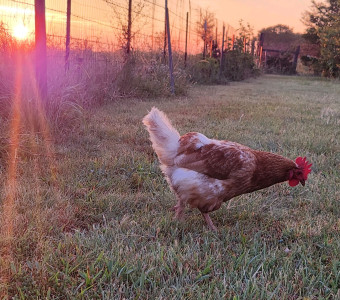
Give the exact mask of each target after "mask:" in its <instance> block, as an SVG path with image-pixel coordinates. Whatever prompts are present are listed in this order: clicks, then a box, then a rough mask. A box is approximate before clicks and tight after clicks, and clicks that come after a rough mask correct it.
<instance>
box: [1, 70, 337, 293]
mask: <svg viewBox="0 0 340 300" xmlns="http://www.w3.org/2000/svg"><path fill="white" fill-rule="evenodd" d="M152 106H157V107H158V108H159V109H161V110H163V111H164V112H165V113H166V114H167V115H168V117H169V118H170V119H171V120H172V122H173V124H174V125H175V127H176V128H177V129H178V130H179V132H180V133H181V134H184V133H186V132H189V131H198V132H201V133H203V134H205V135H207V136H208V137H211V138H216V139H227V140H232V141H236V142H239V143H242V144H245V145H247V146H250V147H252V148H255V149H259V150H265V151H272V152H275V153H279V154H281V155H284V156H286V157H289V158H291V159H295V158H296V157H297V156H307V158H308V160H309V161H311V162H312V163H313V167H312V173H311V174H310V177H309V179H308V181H307V183H306V186H305V187H302V186H301V185H300V186H298V187H295V188H291V187H289V186H288V184H287V183H283V184H279V185H276V186H273V187H270V188H268V189H265V190H262V191H258V192H254V193H251V194H247V195H242V196H240V197H237V198H234V199H232V200H231V201H229V202H228V203H225V204H224V206H223V207H222V208H221V209H220V210H218V211H216V212H214V213H212V214H211V217H212V219H213V221H214V223H215V225H216V227H217V228H218V232H217V233H214V232H211V231H209V230H208V229H207V227H206V226H205V223H204V220H203V218H202V217H201V215H200V213H199V212H198V211H197V210H190V209H187V211H186V217H185V220H184V221H183V222H178V221H176V220H174V218H173V213H172V212H171V207H172V206H173V205H174V204H175V197H174V195H173V194H172V193H171V191H170V190H169V188H168V186H167V183H166V181H165V180H164V178H163V176H162V174H161V172H160V170H159V167H158V161H157V157H156V156H155V154H154V152H153V150H152V148H151V144H150V142H149V140H148V135H147V132H146V130H145V129H144V128H143V125H142V123H141V120H142V118H143V116H144V115H145V114H146V113H147V112H148V110H150V109H151V107H152ZM339 129H340V85H339V83H338V82H331V81H326V80H321V79H317V78H305V77H284V76H263V77H260V78H258V79H252V80H248V81H246V82H241V83H231V84H229V85H226V86H195V87H193V88H192V89H191V90H190V91H189V93H188V97H183V98H164V99H153V100H150V99H148V100H147V99H123V100H120V101H117V102H115V103H112V104H109V105H105V106H103V107H101V108H99V109H96V110H94V111H90V112H88V114H87V115H84V120H83V122H82V123H81V124H79V126H77V127H74V128H73V129H72V130H68V131H67V132H66V133H65V134H64V135H61V134H58V135H56V136H55V137H54V139H53V140H54V142H53V147H52V146H51V145H49V143H50V142H48V141H46V140H45V139H44V138H42V137H41V136H40V137H39V136H33V137H32V136H29V135H28V136H26V135H21V136H20V137H21V139H23V140H25V142H22V143H21V144H20V145H21V147H20V148H19V153H18V156H17V162H18V163H17V168H16V186H15V191H14V192H13V189H10V188H8V182H9V181H8V169H9V167H8V166H7V162H6V158H7V156H6V155H2V157H3V158H2V165H1V167H0V172H1V175H2V185H3V187H4V188H3V189H2V192H1V193H2V199H3V200H2V206H3V203H5V202H6V201H7V202H8V199H10V195H11V193H12V194H13V193H14V208H13V211H12V219H11V220H9V219H8V217H7V218H6V216H4V214H3V213H0V217H1V219H0V221H2V222H5V221H6V222H7V223H8V222H10V223H11V225H12V227H13V230H12V235H9V234H7V235H6V234H2V236H1V240H0V243H1V245H0V246H1V247H2V248H0V249H2V250H0V251H1V255H2V256H1V260H0V269H1V270H0V275H1V276H2V277H1V279H2V280H1V283H0V290H2V295H3V296H4V297H7V298H8V299H10V298H11V299H12V298H14V299H75V298H79V299H340V261H339V259H340V156H339V153H340V136H339V132H340V130H339ZM51 147H52V148H53V151H52V152H53V153H52V154H50V155H48V151H46V149H47V148H51ZM239 184H240V185H241V184H242V183H241V182H240V183H239Z"/></svg>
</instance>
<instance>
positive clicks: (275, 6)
mask: <svg viewBox="0 0 340 300" xmlns="http://www.w3.org/2000/svg"><path fill="white" fill-rule="evenodd" d="M311 2H312V1H311V0H212V1H211V0H210V1H209V0H196V1H195V4H198V5H200V6H202V7H203V8H208V9H209V10H210V11H212V12H214V13H215V14H216V17H217V18H218V19H221V20H226V21H227V22H228V23H229V24H230V25H231V26H233V27H235V28H238V27H239V20H240V19H243V20H244V22H245V24H246V23H249V24H250V25H252V26H253V27H254V29H255V33H256V32H257V31H258V30H261V29H262V28H265V27H269V26H273V25H276V24H284V25H288V26H289V27H292V28H293V29H294V32H298V33H302V32H304V29H305V26H304V25H303V23H302V22H301V18H302V14H303V12H304V11H306V10H310V7H311Z"/></svg>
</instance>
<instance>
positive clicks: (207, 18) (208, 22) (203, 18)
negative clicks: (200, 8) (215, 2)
mask: <svg viewBox="0 0 340 300" xmlns="http://www.w3.org/2000/svg"><path fill="white" fill-rule="evenodd" d="M215 20H216V18H215V14H214V13H212V12H210V11H209V10H205V11H204V12H203V13H202V12H201V14H200V20H199V21H198V22H197V33H198V34H199V36H201V38H202V40H203V41H204V48H203V58H205V55H206V50H207V46H208V45H209V44H210V43H212V41H213V37H214V27H215Z"/></svg>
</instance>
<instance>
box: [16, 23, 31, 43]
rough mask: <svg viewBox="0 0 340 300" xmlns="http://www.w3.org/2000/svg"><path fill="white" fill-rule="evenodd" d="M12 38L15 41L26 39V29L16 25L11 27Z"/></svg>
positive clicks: (20, 24) (23, 26)
mask: <svg viewBox="0 0 340 300" xmlns="http://www.w3.org/2000/svg"><path fill="white" fill-rule="evenodd" d="M13 36H14V37H15V38H16V39H17V40H24V39H26V38H27V37H28V28H27V27H26V26H25V25H24V24H22V23H18V24H16V25H15V26H14V27H13Z"/></svg>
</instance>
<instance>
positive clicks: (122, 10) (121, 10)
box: [105, 0, 144, 55]
mask: <svg viewBox="0 0 340 300" xmlns="http://www.w3.org/2000/svg"><path fill="white" fill-rule="evenodd" d="M105 1H106V3H108V4H109V5H110V6H111V7H112V9H113V12H114V14H115V20H116V21H117V22H118V26H119V27H121V31H120V32H119V34H118V36H117V38H118V41H119V44H120V46H121V48H122V49H123V50H124V52H125V53H126V54H127V55H128V54H129V53H130V51H131V48H132V45H131V41H132V39H133V37H134V36H135V35H136V34H137V33H138V32H139V30H140V28H142V27H143V24H141V23H140V22H139V19H141V17H142V11H143V9H144V2H143V1H142V0H136V1H133V3H132V0H129V1H127V6H122V5H118V4H117V2H116V1H114V0H105ZM138 22H139V24H138ZM136 24H138V28H137V27H136ZM133 25H134V29H132V27H133Z"/></svg>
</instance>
